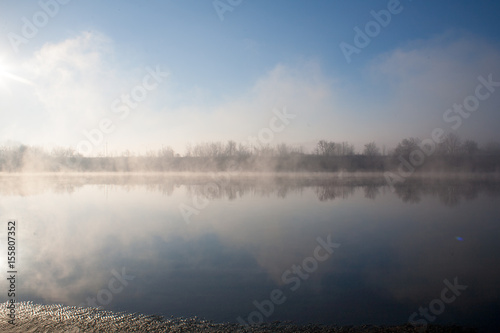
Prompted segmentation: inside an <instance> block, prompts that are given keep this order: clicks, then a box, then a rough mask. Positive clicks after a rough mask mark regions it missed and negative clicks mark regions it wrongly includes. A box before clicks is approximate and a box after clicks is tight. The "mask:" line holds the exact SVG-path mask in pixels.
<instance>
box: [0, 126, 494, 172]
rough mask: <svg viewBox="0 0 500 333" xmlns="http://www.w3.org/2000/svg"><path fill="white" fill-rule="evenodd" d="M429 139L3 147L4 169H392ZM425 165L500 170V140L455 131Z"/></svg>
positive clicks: (433, 168) (432, 168)
mask: <svg viewBox="0 0 500 333" xmlns="http://www.w3.org/2000/svg"><path fill="white" fill-rule="evenodd" d="M423 144H424V141H422V140H421V139H419V138H414V137H410V138H405V139H403V140H401V141H400V142H399V143H398V144H397V146H396V147H395V148H394V149H392V150H390V151H388V152H386V151H385V148H384V147H382V148H381V147H379V146H378V145H377V144H376V143H375V142H373V141H372V142H369V143H367V144H365V145H364V147H363V149H362V151H361V152H356V150H355V148H354V145H352V144H350V143H349V142H333V141H327V140H320V141H318V143H317V145H316V147H315V148H314V150H313V151H310V152H305V150H304V148H303V147H300V146H293V145H289V144H285V143H280V144H277V145H274V146H272V145H263V146H258V147H255V146H249V145H244V144H241V143H237V142H235V141H232V140H230V141H227V142H205V143H199V144H195V145H188V146H187V147H186V152H185V154H183V155H180V154H179V153H176V152H175V151H174V150H173V149H172V148H171V147H163V148H161V149H159V150H156V151H148V152H146V153H144V154H133V153H131V152H130V151H124V152H122V153H121V154H120V155H116V156H97V157H86V156H82V155H81V154H79V153H77V152H76V151H75V150H73V149H70V148H55V149H52V150H51V151H47V150H45V149H42V148H40V147H34V146H26V145H17V146H12V145H11V146H3V147H0V172H65V171H67V172H87V171H88V172H115V171H116V172H148V171H152V172H165V171H269V172H274V171H276V172H280V171H286V172H321V171H327V172H338V171H377V172H378V171H389V170H394V169H395V168H397V167H398V165H399V164H400V163H401V160H402V159H406V160H408V159H411V158H412V152H415V151H417V150H419V149H423ZM418 169H419V170H422V171H439V172H445V171H448V170H451V171H466V172H500V143H498V142H492V143H488V144H485V145H481V146H480V145H479V144H478V143H477V142H476V141H474V140H462V139H461V138H460V137H459V136H457V135H455V134H453V133H450V134H447V135H446V136H444V138H443V140H442V142H440V143H439V144H437V145H436V146H435V147H433V150H432V152H431V154H429V156H426V160H425V163H423V165H421V166H420V167H419V168H418Z"/></svg>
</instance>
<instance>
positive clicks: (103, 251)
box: [0, 176, 500, 327]
mask: <svg viewBox="0 0 500 333" xmlns="http://www.w3.org/2000/svg"><path fill="white" fill-rule="evenodd" d="M0 184H1V185H0V186H1V188H0V196H1V199H0V215H1V220H2V221H4V222H3V223H2V225H3V226H4V227H2V230H0V234H1V235H2V238H3V239H5V235H6V225H7V223H6V222H7V220H8V219H17V220H18V245H17V246H18V258H17V261H18V266H17V269H18V272H19V273H18V280H17V289H18V298H17V299H18V300H19V301H21V300H31V301H34V302H38V303H45V304H48V303H63V304H66V305H85V306H88V305H94V306H102V307H103V308H105V309H109V310H118V311H129V312H141V313H147V314H153V313H158V314H163V315H165V316H183V317H187V316H198V317H202V318H206V319H211V320H214V321H231V322H237V321H238V320H244V321H246V322H248V321H250V322H252V321H253V322H258V321H259V320H260V319H261V318H262V319H263V320H266V321H274V320H293V321H297V322H300V323H307V322H315V323H328V324H338V325H346V324H362V323H372V324H401V323H406V322H408V321H409V320H415V321H420V322H423V321H424V320H425V321H427V322H434V323H460V324H469V325H471V324H472V325H483V326H490V327H492V326H495V325H500V321H499V319H497V315H498V313H499V309H500V307H499V305H500V299H499V295H500V285H499V283H498V281H499V280H500V270H499V267H500V256H499V255H500V224H499V222H500V184H499V183H495V182H486V181H463V180H462V181H457V180H448V181H438V180H429V181H407V182H406V183H404V184H402V185H401V186H398V187H397V188H395V190H394V191H392V190H391V188H389V187H388V186H386V185H385V184H384V181H383V179H382V180H366V179H365V180H363V179H359V180H356V181H349V180H346V179H344V178H337V177H329V178H327V177H317V176H316V177H294V178H291V177H280V178H276V177H271V176H266V177H263V178H253V177H236V176H231V177H229V178H215V180H214V178H210V177H209V178H203V177H187V176H179V177H164V176H143V177H140V176H135V177H132V176H98V177H85V178H84V177H47V176H37V177H34V176H33V177H15V176H8V177H5V176H4V177H0ZM326 243H331V245H330V246H327V245H325V244H326ZM2 244H4V246H5V243H4V242H2ZM321 244H323V245H321ZM0 252H1V255H0V260H1V262H3V263H6V260H7V259H6V256H5V252H6V251H3V250H2V251H0ZM2 265H3V266H4V267H6V264H2ZM4 271H6V269H4ZM445 280H447V281H445ZM450 285H455V287H451V289H454V290H451V289H450ZM457 285H458V286H457ZM465 286H466V288H465ZM0 287H1V288H2V290H4V291H5V292H1V294H0V295H1V297H0V301H2V302H4V301H6V300H7V296H6V290H7V289H8V288H7V284H6V282H5V281H4V282H2V283H1V284H0ZM429 306H430V309H429V310H427V308H429ZM419 308H422V309H421V310H422V311H423V312H422V313H420V314H419V313H418V312H419V311H420V310H419ZM425 311H428V312H425ZM414 312H417V314H416V315H414V316H413V317H412V319H410V317H411V316H412V314H413V313H414Z"/></svg>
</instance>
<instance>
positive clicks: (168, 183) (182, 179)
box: [0, 174, 500, 206]
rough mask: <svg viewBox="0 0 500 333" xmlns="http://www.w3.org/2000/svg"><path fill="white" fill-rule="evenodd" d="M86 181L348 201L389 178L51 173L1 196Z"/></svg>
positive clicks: (6, 185) (474, 189) (487, 182)
mask: <svg viewBox="0 0 500 333" xmlns="http://www.w3.org/2000/svg"><path fill="white" fill-rule="evenodd" d="M85 185H97V186H101V187H102V188H103V189H104V188H105V187H108V188H118V187H119V189H120V190H125V191H133V190H134V189H136V188H145V189H146V190H148V191H151V192H160V193H161V194H163V195H166V196H171V195H172V194H173V193H174V191H175V190H176V189H177V188H179V187H181V186H182V187H184V188H185V189H186V192H187V194H188V195H189V196H192V197H193V196H197V197H202V198H207V199H209V200H214V199H225V200H235V199H238V198H242V197H244V196H248V195H252V196H259V197H270V196H276V197H279V198H286V197H287V196H288V195H290V194H293V193H302V191H304V190H305V189H308V188H309V189H312V190H313V191H314V192H315V194H316V196H317V198H318V200H320V201H327V200H335V199H339V198H342V199H346V198H348V197H350V196H351V195H353V193H354V191H355V190H356V188H362V189H363V190H364V195H365V197H366V198H370V199H373V200H375V199H376V198H377V197H378V196H379V195H380V193H381V189H382V188H383V187H386V186H387V185H386V183H385V180H384V179H383V178H380V177H379V178H377V177H365V178H362V177H338V176H337V175H335V176H333V175H317V174H315V175H310V174H303V175H301V176H297V175H286V174H283V175H280V174H274V175H266V176H257V175H248V174H247V175H240V176H237V175H230V174H215V175H212V176H208V175H206V174H203V175H202V174H197V175H183V174H178V175H168V174H165V175H164V174H156V175H144V174H143V175H141V174H112V175H109V174H108V175H106V174H104V175H103V174H101V175H85V176H80V175H76V176H75V175H58V176H55V175H48V176H14V175H9V176H0V195H21V196H27V195H33V194H39V193H44V192H46V191H52V192H56V193H73V192H75V191H77V190H78V189H79V188H81V187H83V186H85ZM394 189H395V194H396V195H397V196H398V197H399V198H400V199H401V200H402V201H403V202H406V203H417V202H420V200H421V198H422V197H424V196H435V197H437V198H438V199H439V201H440V202H441V203H442V204H444V205H447V206H456V205H459V204H460V202H461V201H462V200H474V199H475V198H477V197H478V195H479V194H480V193H484V194H485V195H488V196H499V195H500V182H499V181H498V180H495V179H479V178H478V179H466V178H462V179H460V178H459V179H451V178H450V179H440V178H412V179H407V180H406V181H404V182H400V183H398V184H395V186H394Z"/></svg>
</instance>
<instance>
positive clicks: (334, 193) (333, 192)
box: [315, 184, 355, 201]
mask: <svg viewBox="0 0 500 333" xmlns="http://www.w3.org/2000/svg"><path fill="white" fill-rule="evenodd" d="M354 189H355V187H354V186H349V185H336V184H334V185H324V186H318V187H316V188H315V192H316V195H317V196H318V199H319V200H320V201H327V200H333V199H337V198H342V199H346V198H347V197H349V196H350V195H352V194H353V193H354Z"/></svg>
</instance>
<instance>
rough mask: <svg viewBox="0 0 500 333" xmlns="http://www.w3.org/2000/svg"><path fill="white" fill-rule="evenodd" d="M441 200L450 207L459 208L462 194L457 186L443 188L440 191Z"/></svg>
mask: <svg viewBox="0 0 500 333" xmlns="http://www.w3.org/2000/svg"><path fill="white" fill-rule="evenodd" d="M437 194H438V196H439V200H441V202H442V203H443V204H444V205H445V206H449V207H453V206H457V205H458V204H459V203H460V193H459V191H458V188H457V186H454V185H450V186H442V187H441V188H439V189H438V193H437Z"/></svg>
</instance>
